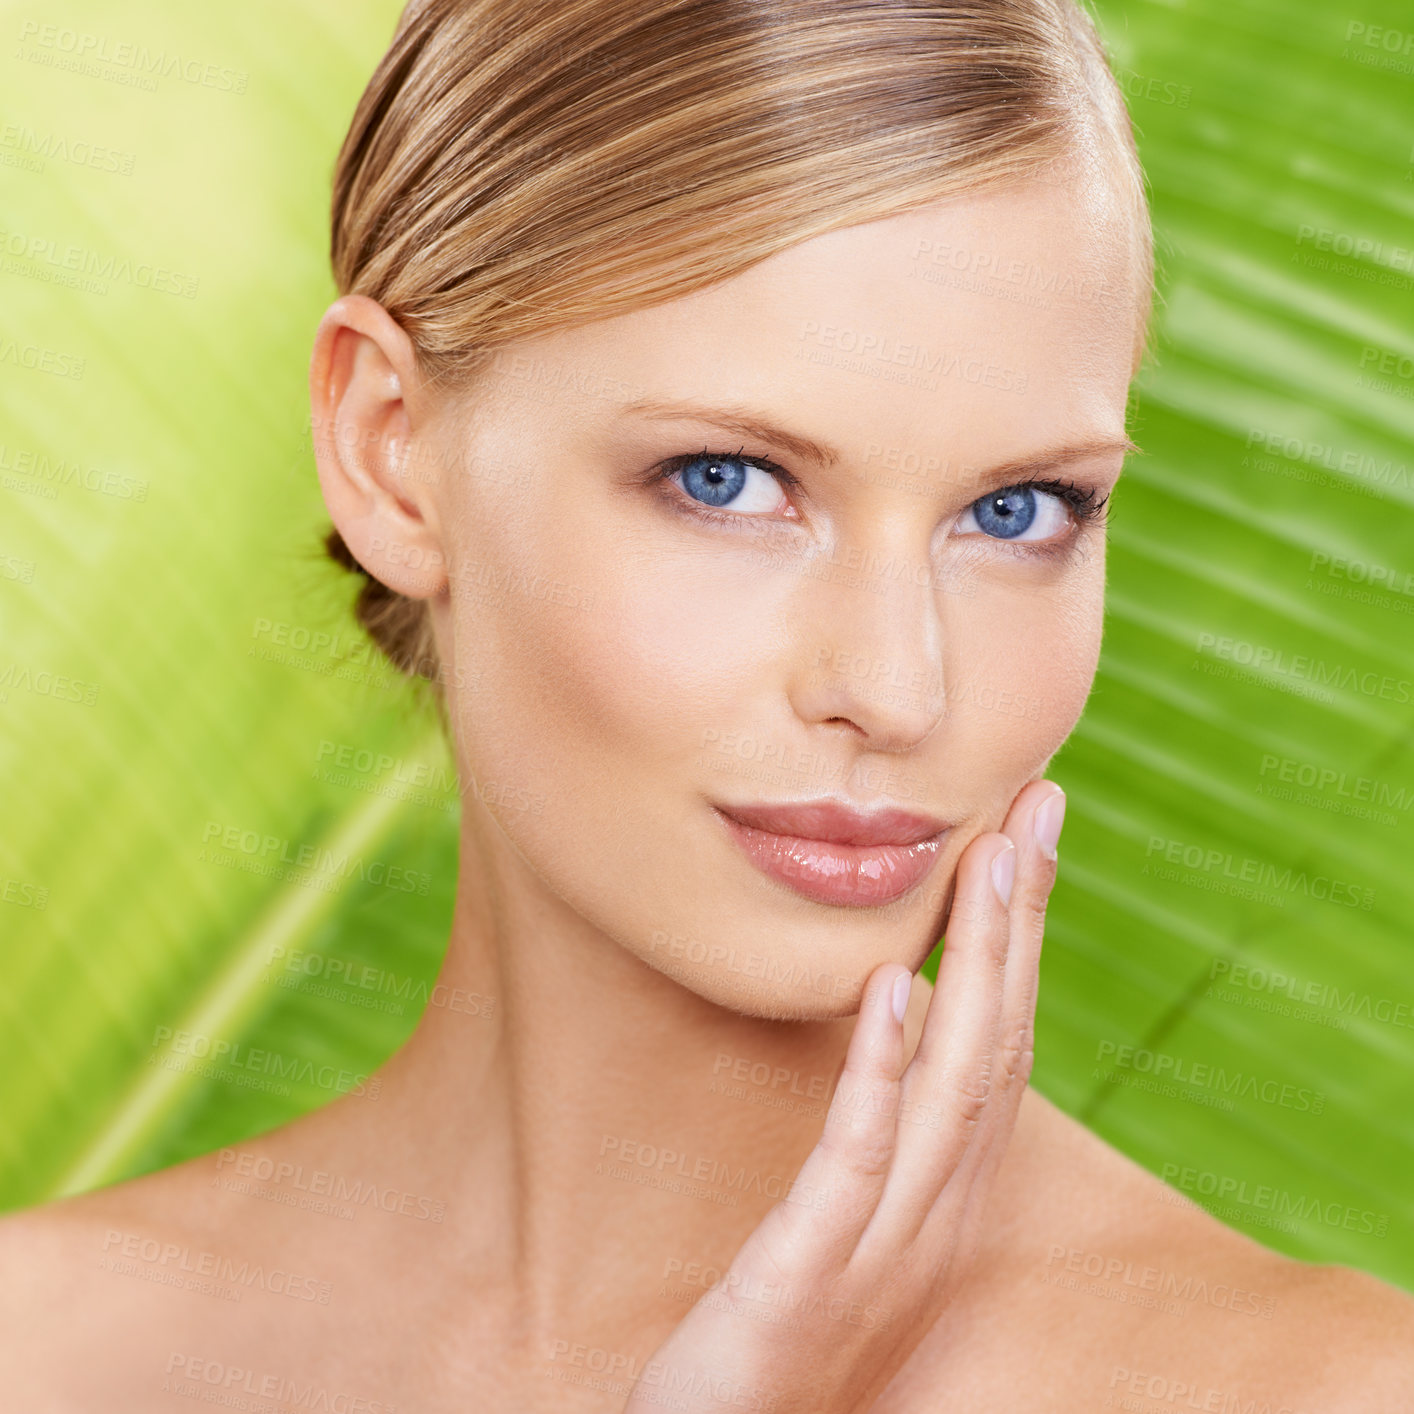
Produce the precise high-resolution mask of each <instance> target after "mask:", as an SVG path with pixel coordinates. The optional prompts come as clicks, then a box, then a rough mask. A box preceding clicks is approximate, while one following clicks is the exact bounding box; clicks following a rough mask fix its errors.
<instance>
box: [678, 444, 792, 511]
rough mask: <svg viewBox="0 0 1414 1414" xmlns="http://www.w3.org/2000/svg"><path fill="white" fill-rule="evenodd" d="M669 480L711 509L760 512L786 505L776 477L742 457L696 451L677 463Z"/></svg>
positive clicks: (779, 509) (785, 507)
mask: <svg viewBox="0 0 1414 1414" xmlns="http://www.w3.org/2000/svg"><path fill="white" fill-rule="evenodd" d="M669 479H670V480H672V481H674V482H676V483H677V485H678V486H680V487H681V488H682V489H683V491H685V492H686V493H687V495H688V496H690V497H691V498H692V499H693V500H694V501H697V502H699V503H700V504H702V505H704V506H711V507H713V508H714V509H720V510H729V511H734V512H737V513H742V514H747V515H760V514H764V513H768V512H772V511H774V512H777V513H782V512H784V511H786V510H787V509H788V508H789V502H788V501H787V499H786V496H785V493H784V491H783V490H782V488H781V483H780V482H779V481H778V480H777V478H776V477H775V476H774V475H772V473H771V472H769V471H767V470H766V469H765V468H764V467H762V466H758V465H757V464H756V463H755V462H753V461H748V460H747V459H746V458H745V457H740V456H730V455H729V456H721V455H718V454H716V453H709V452H700V453H698V454H697V455H696V456H693V457H688V458H686V459H685V460H683V461H682V462H680V463H679V465H678V468H677V470H676V471H674V472H673V473H672V475H671V477H670V478H669Z"/></svg>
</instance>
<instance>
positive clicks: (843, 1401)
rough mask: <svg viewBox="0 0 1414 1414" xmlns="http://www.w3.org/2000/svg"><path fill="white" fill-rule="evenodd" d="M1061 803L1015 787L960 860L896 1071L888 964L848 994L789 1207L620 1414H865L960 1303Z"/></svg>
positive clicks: (650, 1368) (692, 1316) (1025, 1008)
mask: <svg viewBox="0 0 1414 1414" xmlns="http://www.w3.org/2000/svg"><path fill="white" fill-rule="evenodd" d="M1064 806H1065V797H1064V795H1063V793H1062V792H1061V791H1060V788H1059V787H1058V786H1056V785H1055V784H1054V783H1053V782H1049V781H1036V782H1032V783H1031V784H1029V785H1028V786H1027V787H1026V788H1025V789H1024V790H1022V791H1021V793H1020V794H1019V795H1018V796H1017V797H1016V800H1015V801H1014V802H1013V804H1012V808H1011V811H1010V813H1009V814H1008V816H1007V819H1006V823H1005V825H1004V826H1003V832H1002V833H1000V834H986V835H982V836H980V837H979V838H977V839H975V840H973V841H972V843H971V844H970V845H969V846H968V848H967V849H966V850H965V851H964V852H963V855H962V858H961V860H960V861H959V863H958V870H957V885H956V891H955V894H954V899H953V904H952V909H951V912H950V913H949V916H948V923H947V929H946V934H945V936H946V938H947V943H946V946H945V947H944V950H943V957H942V962H941V964H940V965H939V969H938V982H937V987H936V989H935V991H934V993H933V997H932V1000H931V1002H930V1003H929V1007H928V1015H927V1019H926V1020H925V1022H924V1026H923V1034H922V1037H921V1039H920V1041H919V1044H918V1051H917V1054H916V1055H915V1056H914V1057H913V1059H912V1061H911V1062H910V1063H909V1065H908V1068H907V1069H906V1070H904V1069H903V1027H902V1024H901V1018H902V1015H903V1003H906V1001H907V997H908V987H909V982H910V980H911V979H910V975H909V973H908V971H907V970H906V969H905V968H903V967H900V966H899V965H898V964H897V963H887V964H885V965H883V966H881V967H879V968H877V969H876V970H875V971H874V973H873V974H872V975H871V977H870V978H869V981H868V982H867V984H866V985H865V991H864V999H863V1004H862V1005H861V1007H860V1012H859V1020H858V1022H857V1023H856V1024H855V1029H854V1033H853V1036H852V1037H851V1039H850V1044H849V1053H848V1055H847V1056H846V1059H845V1066H844V1070H843V1071H842V1072H841V1075H840V1079H839V1083H838V1085H837V1086H836V1087H835V1094H834V1097H833V1099H832V1101H831V1104H830V1110H829V1113H828V1115H827V1116H826V1119H825V1128H824V1133H823V1134H822V1135H821V1138H820V1142H819V1143H818V1144H817V1145H816V1146H815V1148H814V1150H813V1151H812V1152H811V1153H810V1155H809V1157H808V1158H807V1159H806V1161H805V1163H804V1165H803V1166H802V1167H801V1170H800V1173H799V1175H798V1176H797V1178H796V1180H795V1183H794V1185H793V1186H792V1189H791V1192H790V1195H789V1196H788V1197H786V1198H785V1199H783V1200H782V1201H781V1202H779V1203H777V1204H776V1206H775V1207H774V1208H772V1209H771V1210H770V1212H768V1213H767V1214H766V1216H765V1218H764V1219H762V1221H761V1224H760V1225H759V1226H758V1227H757V1228H756V1230H755V1231H754V1232H753V1233H752V1234H751V1236H750V1237H749V1238H747V1240H746V1243H745V1245H744V1246H743V1247H742V1249H741V1251H740V1252H738V1253H737V1256H736V1259H735V1261H733V1263H732V1265H731V1267H730V1268H729V1269H728V1271H727V1272H726V1274H725V1275H724V1276H723V1277H722V1279H721V1280H720V1281H719V1282H718V1283H717V1285H716V1286H714V1287H713V1288H712V1289H711V1290H710V1291H709V1292H707V1293H706V1294H705V1295H704V1296H703V1297H702V1298H701V1299H700V1300H699V1301H698V1302H697V1304H696V1305H695V1306H694V1307H693V1309H692V1311H691V1312H690V1313H689V1314H688V1316H687V1318H686V1319H685V1320H684V1321H683V1322H682V1323H681V1324H680V1325H679V1326H678V1327H677V1328H676V1330H674V1331H673V1333H672V1335H671V1336H669V1337H668V1339H667V1340H666V1341H665V1342H664V1343H663V1345H662V1346H661V1347H660V1348H659V1349H658V1350H657V1351H656V1352H655V1354H654V1356H653V1358H652V1360H651V1361H650V1362H649V1363H648V1364H647V1365H646V1366H645V1367H644V1371H643V1374H642V1375H641V1376H640V1377H639V1381H638V1384H637V1385H636V1386H635V1388H634V1391H633V1394H632V1396H631V1397H630V1399H629V1401H628V1404H627V1405H626V1406H625V1414H658V1411H659V1410H660V1409H661V1408H662V1407H664V1406H665V1405H666V1406H668V1407H671V1408H675V1409H684V1408H686V1409H688V1410H691V1411H693V1414H699V1411H700V1414H707V1411H725V1410H729V1409H734V1408H735V1409H757V1410H770V1411H774V1414H797V1411H799V1414H862V1411H866V1410H868V1409H869V1408H870V1407H871V1406H872V1405H873V1403H874V1401H875V1400H876V1399H877V1398H878V1397H879V1395H880V1394H881V1393H882V1392H883V1390H884V1388H885V1386H886V1385H887V1384H888V1383H889V1381H890V1380H891V1379H892V1378H893V1376H894V1375H895V1374H896V1373H897V1371H898V1370H899V1369H900V1368H901V1367H902V1366H903V1364H904V1362H905V1361H906V1360H907V1359H908V1357H909V1355H910V1354H911V1353H912V1352H913V1350H914V1349H915V1347H916V1346H917V1345H918V1343H919V1342H920V1341H921V1340H922V1339H923V1337H924V1336H925V1335H926V1334H927V1333H928V1330H929V1328H930V1327H931V1326H932V1325H933V1324H934V1322H935V1321H936V1320H937V1319H938V1317H939V1315H940V1314H941V1313H942V1311H943V1310H944V1308H945V1307H946V1306H947V1304H948V1302H949V1301H950V1300H951V1299H952V1297H953V1296H954V1294H955V1293H956V1292H957V1290H958V1288H959V1286H960V1285H961V1284H962V1281H963V1279H964V1277H965V1276H966V1274H967V1272H968V1270H969V1268H970V1266H971V1263H972V1261H973V1258H974V1256H975V1254H976V1251H977V1247H978V1241H979V1237H980V1232H981V1222H982V1215H983V1210H984V1205H985V1203H986V1200H987V1195H988V1192H989V1190H990V1188H991V1184H992V1180H993V1177H994V1175H995V1174H996V1171H997V1168H998V1166H999V1165H1000V1163H1001V1160H1002V1156H1003V1154H1004V1153H1005V1152H1006V1147H1007V1143H1008V1141H1009V1139H1010V1138H1011V1132H1012V1128H1013V1126H1014V1125H1015V1122H1016V1113H1017V1107H1018V1105H1019V1104H1020V1101H1021V1096H1022V1093H1023V1091H1024V1090H1025V1089H1026V1082H1027V1079H1028V1078H1029V1076H1030V1074H1031V1060H1032V1035H1033V1028H1034V1023H1035V1013H1036V985H1037V975H1038V967H1039V962H1040V955H1041V934H1042V929H1043V926H1044V922H1045V910H1046V900H1047V898H1048V897H1049V895H1050V891H1051V885H1052V883H1053V882H1054V880H1055V871H1056V865H1055V857H1054V856H1055V842H1056V840H1057V838H1058V837H1059V834H1060V826H1061V819H1062V815H1063V812H1064Z"/></svg>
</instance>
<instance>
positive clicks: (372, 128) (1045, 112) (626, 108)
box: [325, 0, 1153, 677]
mask: <svg viewBox="0 0 1414 1414" xmlns="http://www.w3.org/2000/svg"><path fill="white" fill-rule="evenodd" d="M1097 133H1098V135H1099V136H1100V139H1101V141H1102V142H1103V143H1104V144H1105V145H1106V146H1107V147H1108V148H1109V150H1110V153H1111V155H1112V157H1114V158H1115V159H1117V167H1118V172H1119V174H1120V185H1121V188H1122V190H1123V191H1124V193H1125V195H1126V199H1127V201H1128V202H1129V204H1130V208H1131V211H1132V217H1133V231H1134V240H1135V243H1136V252H1135V254H1136V259H1137V262H1138V270H1139V278H1140V280H1141V290H1142V291H1143V292H1144V297H1143V299H1142V305H1143V307H1142V309H1141V310H1140V318H1139V324H1138V329H1137V333H1136V344H1135V355H1134V366H1135V368H1136V369H1137V367H1138V365H1139V363H1140V361H1141V360H1142V358H1143V356H1144V353H1145V351H1146V349H1147V341H1148V326H1149V305H1150V300H1151V298H1152V286H1153V239H1152V234H1151V231H1150V225H1149V215H1148V205H1147V201H1146V199H1145V193H1144V179H1143V174H1142V171H1141V169H1140V165H1139V159H1138V154H1137V152H1136V149H1135V143H1134V136H1133V131H1132V128H1131V125H1130V121H1129V116H1128V113H1127V111H1126V109H1125V106H1124V100H1123V98H1122V96H1121V93H1120V90H1119V86H1118V84H1117V83H1116V82H1115V80H1114V77H1113V75H1112V74H1111V72H1110V69H1109V65H1108V63H1107V61H1106V58H1105V55H1104V51H1103V49H1102V47H1101V44H1100V40H1099V38H1098V36H1097V34H1096V30H1095V25H1094V22H1093V20H1092V18H1091V17H1090V15H1089V13H1088V12H1087V11H1086V10H1084V9H1083V8H1081V5H1080V3H1079V0H941V3H940V0H522V2H521V3H517V4H516V5H515V6H514V7H512V6H509V5H507V4H506V3H505V0H413V3H411V4H409V5H408V7H407V8H406V10H405V11H404V12H403V15H402V18H401V20H400V21H399V24H398V28H397V31H396V33H395V34H394V36H393V41H392V44H391V46H390V47H389V49H388V52H387V53H386V54H385V55H384V57H383V60H382V62H381V63H380V64H379V65H378V68H377V70H376V71H375V73H374V74H373V77H372V79H371V80H370V81H369V84H368V87H367V89H366V90H365V91H364V94H363V97H362V98H361V99H360V101H359V104H358V108H357V110H356V112H355V113H354V117H353V122H352V124H351V126H350V128H349V131H348V135H347V136H346V138H345V139H344V144H343V147H342V149H341V151H340V153H339V158H338V163H337V167H336V170H335V176H334V196H333V213H332V214H333V233H332V259H333V267H334V275H335V278H336V280H337V283H338V286H339V289H340V292H341V293H344V294H350V293H355V294H362V295H367V296H369V297H370V298H372V299H375V300H377V301H378V302H379V303H380V304H381V305H383V306H384V308H385V309H387V310H388V312H389V313H390V314H391V315H392V317H393V318H394V319H395V320H396V321H397V322H398V323H399V325H401V326H402V328H403V329H404V330H406V332H407V334H408V336H409V338H410V339H411V341H412V343H413V346H414V348H415V349H416V352H417V358H418V363H419V367H420V369H421V371H422V372H424V373H425V374H426V375H427V376H428V377H429V378H431V379H436V380H448V381H458V380H461V379H466V378H469V377H470V376H471V375H472V373H473V372H474V370H475V368H476V366H477V363H478V362H479V361H480V360H482V359H484V358H485V357H486V355H487V354H489V353H490V352H491V351H493V350H494V349H496V348H497V347H498V346H500V345H504V344H506V343H508V342H510V341H512V340H517V339H522V338H527V337H530V336H533V335H537V334H542V333H546V332H549V331H552V330H556V329H565V328H569V327H572V326H575V325H579V324H584V323H588V322H591V321H594V320H598V319H603V318H607V317H609V316H612V315H616V314H622V313H627V312H629V311H631V310H634V309H639V308H643V307H645V306H648V305H651V304H656V303H658V302H660V301H663V300H667V299H672V298H675V297H677V296H681V295H686V294H689V293H691V292H692V291H694V290H697V289H700V288H702V287H703V286H706V285H710V284H713V283H715V282H716V281H719V280H724V279H727V278H729V277H731V276H733V275H736V274H739V273H740V272H741V271H743V270H745V269H746V268H747V267H748V266H751V265H753V264H755V263H756V262H758V261H760V260H763V259H765V258H766V257H767V256H770V255H773V254H775V253H776V252H778V251H780V250H782V249H784V248H786V247H787V246H791V245H794V244H796V243H798V242H800V241H804V240H807V239H809V238H810V237H812V236H816V235H820V234H822V233H824V232H826V231H830V230H834V229H837V228H839V227H843V226H851V225H856V224H859V223H863V222H866V221H872V220H877V219H879V218H881V217H886V216H891V215H894V214H897V213H900V212H902V211H904V210H907V209H910V208H913V207H917V206H920V205H923V204H928V203H932V202H935V201H938V200H940V199H943V198H946V197H948V196H952V195H955V194H958V193H961V192H968V191H976V190H979V189H982V188H985V187H996V186H1001V185H1005V184H1008V183H1012V182H1017V181H1021V180H1024V179H1025V178H1028V177H1035V176H1037V175H1038V174H1040V173H1042V172H1043V171H1044V170H1045V169H1046V168H1048V167H1049V166H1051V165H1052V164H1053V163H1055V162H1057V161H1059V160H1060V159H1062V158H1063V157H1065V156H1066V155H1067V154H1068V153H1070V152H1072V151H1074V150H1076V149H1077V148H1078V147H1080V146H1082V145H1084V144H1086V143H1087V142H1088V141H1089V140H1090V138H1091V136H1092V135H1094V134H1097ZM325 545H326V548H327V550H328V552H329V554H330V555H331V556H332V557H333V558H334V559H335V560H336V561H337V562H338V563H340V564H342V565H344V566H345V567H347V568H349V569H352V570H355V571H359V572H361V573H364V574H365V578H366V582H365V584H364V585H363V587H362V589H361V591H360V593H359V596H358V600H357V604H356V613H357V615H358V618H359V620H360V622H361V623H362V624H363V625H364V627H365V628H366V629H367V630H368V632H369V633H370V634H371V636H372V637H373V639H374V640H375V642H376V643H377V644H378V645H379V647H380V648H381V649H382V650H383V651H384V653H385V654H386V655H387V656H388V658H389V659H390V660H391V661H392V662H393V663H394V664H395V665H396V666H397V667H399V668H400V669H402V670H403V671H404V672H408V673H411V674H414V675H417V676H422V677H435V676H436V672H437V658H436V651H435V646H434V642H433V638H432V632H431V625H430V616H429V615H428V613H427V612H426V603H425V601H422V600H413V599H408V598H406V597H405V596H403V595H401V594H399V593H396V592H395V591H393V590H391V589H389V588H387V587H386V586H385V585H383V584H382V583H381V582H379V581H378V580H376V579H374V578H373V577H372V576H369V575H367V573H366V571H363V570H362V568H361V566H359V564H358V562H357V561H356V560H355V559H354V558H353V556H352V554H351V553H350V552H349V550H348V548H347V547H346V546H345V545H344V542H343V540H342V538H341V537H340V536H339V533H338V531H337V530H331V531H330V532H329V533H328V535H327V537H326V540H325Z"/></svg>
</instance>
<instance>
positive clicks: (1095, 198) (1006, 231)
mask: <svg viewBox="0 0 1414 1414" xmlns="http://www.w3.org/2000/svg"><path fill="white" fill-rule="evenodd" d="M1130 219H1131V218H1130V217H1129V215H1128V213H1127V212H1126V211H1125V210H1124V209H1123V208H1122V206H1121V204H1120V201H1119V199H1118V197H1117V196H1116V194H1115V192H1114V190H1113V187H1112V185H1111V184H1110V183H1108V182H1105V181H1102V180H1099V179H1094V180H1091V179H1087V178H1086V177H1085V176H1084V175H1083V174H1082V175H1078V176H1077V175H1075V174H1073V173H1072V174H1071V175H1070V176H1068V177H1067V179H1066V180H1064V181H1059V180H1049V181H1047V180H1039V179H1027V180H1025V181H1024V182H1023V183H1022V184H1020V185H1018V186H1015V187H1012V188H1009V189H996V190H990V191H981V192H975V193H968V194H966V195H963V196H959V197H954V198H949V199H948V200H946V201H943V202H939V203H936V204H934V205H932V206H928V207H924V208H919V209H917V210H914V211H911V212H906V213H903V214H900V215H896V216H892V217H888V218H886V219H883V220H879V221H874V222H869V223H867V224H863V225H857V226H851V227H847V228H843V229H841V230H837V231H832V232H829V233H827V234H825V235H822V236H818V237H815V238H813V239H810V240H807V241H804V242H801V243H799V244H797V245H794V246H792V247H790V248H788V249H786V250H784V251H781V252H779V253H778V254H776V255H773V256H771V257H769V258H768V259H766V260H764V261H761V262H759V263H758V264H756V265H754V266H752V267H751V268H750V269H748V270H746V271H745V272H743V273H742V274H740V275H737V276H734V277H732V278H730V279H727V280H724V281H721V282H719V283H717V284H715V285H712V286H709V287H707V288H705V289H702V290H699V291H696V292H694V293H693V294H691V295H687V296H684V297H682V298H679V299H674V300H671V301H668V302H666V303H663V304H660V305H657V306H653V307H651V308H648V309H643V310H636V311H633V312H632V313H629V314H626V315H621V316H617V317H614V318H611V319H606V320H602V321H599V322H597V323H595V324H590V325H585V326H582V327H581V328H579V329H574V330H569V331H565V332H563V333H559V334H555V335H552V336H548V338H547V340H546V341H545V342H546V343H547V344H549V345H553V357H554V359H555V360H556V361H561V360H563V361H564V362H566V363H568V364H570V365H572V366H575V367H578V368H583V369H585V370H587V371H592V372H593V373H594V374H595V375H596V378H595V382H596V385H598V386H600V387H602V386H604V380H606V379H607V380H608V381H609V383H610V385H611V386H617V387H619V388H621V389H623V390H624V393H625V397H624V399H623V402H624V403H625V404H627V403H632V402H635V401H638V400H640V399H645V400H651V401H661V402H673V401H694V402H698V403H701V402H715V403H718V404H721V405H724V406H747V407H753V408H762V407H764V408H768V409H771V410H773V411H777V412H779V413H781V414H782V415H783V416H788V417H789V419H790V421H791V422H792V424H794V425H796V426H799V427H800V428H801V429H802V430H803V431H806V432H807V435H809V436H810V437H812V438H814V439H817V440H820V441H825V442H828V443H829V444H831V445H832V446H836V447H839V448H841V449H843V450H845V452H846V454H847V455H850V456H852V457H853V456H860V457H863V456H865V455H867V454H868V450H869V449H870V448H873V449H877V448H879V447H881V446H882V447H885V448H896V449H900V450H907V449H910V448H913V447H917V446H920V445H926V446H927V447H929V448H931V449H935V450H936V449H937V448H938V447H940V446H942V447H946V448H947V449H948V452H949V455H950V456H956V457H958V458H960V459H962V460H967V459H969V458H976V459H978V460H986V461H995V460H997V459H998V458H1000V457H1004V456H1006V455H1008V454H1009V453H1013V452H1014V453H1017V454H1021V453H1024V452H1025V451H1027V450H1028V449H1029V448H1030V447H1033V446H1035V445H1037V444H1040V443H1044V442H1050V441H1054V440H1055V437H1056V435H1057V434H1064V433H1074V434H1076V435H1093V434H1106V433H1116V434H1117V433H1120V432H1122V430H1123V417H1124V406H1125V398H1126V393H1127V389H1128V383H1129V378H1130V370H1131V361H1132V356H1133V349H1134V337H1135V321H1136V318H1137V308H1138V306H1137V289H1136V285H1135V274H1134V261H1133V258H1132V248H1133V247H1132V236H1133V233H1132V231H1131V229H1130V226H1129V222H1130ZM537 342H538V341H537ZM566 386H567V387H569V388H572V387H573V386H575V380H572V379H571V380H566ZM574 396H575V395H574V393H573V392H570V393H569V394H568V397H569V398H570V399H571V400H573V398H574ZM593 401H594V403H595V405H596V406H595V407H594V408H593V409H592V410H591V409H588V408H586V409H584V410H583V412H584V413H585V414H587V415H592V417H593V419H594V420H595V421H600V420H602V418H603V417H604V416H605V415H608V414H611V413H612V412H613V411H614V408H613V406H612V400H611V399H606V398H604V397H603V396H602V395H599V396H596V397H595V398H594V399H593Z"/></svg>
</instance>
